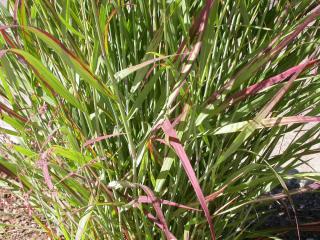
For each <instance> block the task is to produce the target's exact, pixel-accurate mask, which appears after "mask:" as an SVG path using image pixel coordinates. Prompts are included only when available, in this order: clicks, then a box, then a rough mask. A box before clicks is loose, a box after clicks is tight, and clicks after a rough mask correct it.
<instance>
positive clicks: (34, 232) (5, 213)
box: [0, 176, 48, 240]
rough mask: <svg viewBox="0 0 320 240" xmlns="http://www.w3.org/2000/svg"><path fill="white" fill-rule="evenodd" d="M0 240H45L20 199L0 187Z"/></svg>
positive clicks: (44, 235)
mask: <svg viewBox="0 0 320 240" xmlns="http://www.w3.org/2000/svg"><path fill="white" fill-rule="evenodd" d="M2 177H3V176H0V178H2ZM0 239H1V240H34V239H36V240H47V239H48V237H47V236H46V234H45V233H43V232H42V231H41V230H40V229H39V227H38V225H37V224H36V223H35V222H34V221H33V219H32V217H31V216H30V215H29V213H28V210H27V207H26V205H25V203H24V201H23V200H22V199H19V198H18V197H16V196H15V195H14V194H12V192H11V191H9V190H7V189H5V188H4V187H1V186H0Z"/></svg>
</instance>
